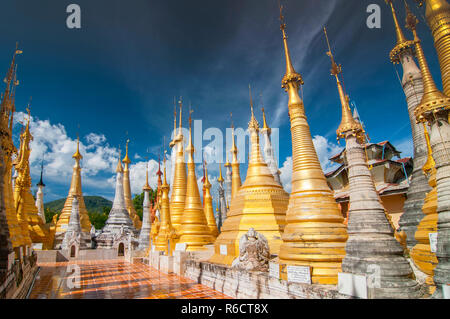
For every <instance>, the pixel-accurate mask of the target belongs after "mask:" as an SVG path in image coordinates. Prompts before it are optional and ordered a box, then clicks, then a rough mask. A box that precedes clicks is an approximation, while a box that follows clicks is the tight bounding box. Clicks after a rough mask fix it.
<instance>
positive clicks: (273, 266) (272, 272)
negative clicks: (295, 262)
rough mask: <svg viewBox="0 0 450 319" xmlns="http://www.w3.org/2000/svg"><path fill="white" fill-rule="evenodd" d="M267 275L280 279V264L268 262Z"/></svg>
mask: <svg viewBox="0 0 450 319" xmlns="http://www.w3.org/2000/svg"><path fill="white" fill-rule="evenodd" d="M269 276H270V277H274V278H277V279H280V264H277V263H274V262H269Z"/></svg>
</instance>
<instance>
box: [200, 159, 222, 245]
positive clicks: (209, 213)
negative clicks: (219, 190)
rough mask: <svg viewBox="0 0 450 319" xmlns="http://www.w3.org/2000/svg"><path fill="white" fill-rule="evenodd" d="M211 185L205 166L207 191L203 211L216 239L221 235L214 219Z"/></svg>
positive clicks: (205, 188)
mask: <svg viewBox="0 0 450 319" xmlns="http://www.w3.org/2000/svg"><path fill="white" fill-rule="evenodd" d="M211 186H212V185H211V183H210V182H209V178H208V167H207V166H206V165H205V181H204V183H203V188H204V190H205V192H204V194H205V195H204V197H203V209H204V211H205V217H206V222H207V223H208V228H209V231H210V232H211V235H212V236H213V237H214V239H216V238H217V236H218V235H219V229H218V228H217V224H216V219H215V218H214V207H213V198H212V196H211Z"/></svg>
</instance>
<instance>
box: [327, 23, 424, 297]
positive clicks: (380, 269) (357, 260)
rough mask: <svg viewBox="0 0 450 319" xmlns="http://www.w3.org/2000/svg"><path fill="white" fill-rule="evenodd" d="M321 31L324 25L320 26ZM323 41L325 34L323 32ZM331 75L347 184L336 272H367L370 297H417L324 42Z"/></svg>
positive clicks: (362, 138)
mask: <svg viewBox="0 0 450 319" xmlns="http://www.w3.org/2000/svg"><path fill="white" fill-rule="evenodd" d="M324 32H325V36H326V35H327V34H326V29H324ZM327 43H328V37H327ZM328 48H329V51H328V52H327V54H328V55H329V56H330V58H331V65H332V68H331V75H332V76H334V77H335V78H336V83H337V87H338V92H339V97H340V101H341V107H342V121H341V124H340V125H339V128H338V129H337V131H336V134H337V136H338V138H344V139H345V142H346V159H347V165H348V172H349V173H348V174H349V177H348V178H349V184H350V210H349V214H348V215H349V220H348V229H347V232H348V234H349V237H348V240H347V244H346V246H345V250H346V252H347V254H346V256H345V257H344V260H343V261H342V271H343V272H344V273H351V274H356V275H369V274H372V272H374V273H373V274H372V275H371V276H372V279H373V282H376V283H377V284H376V285H374V287H368V288H369V294H370V298H417V297H419V296H420V294H419V288H420V287H419V285H418V284H417V282H416V281H415V280H413V279H411V278H413V270H412V268H411V266H410V264H409V262H408V261H407V260H406V258H405V257H404V256H403V247H401V245H400V244H399V243H398V242H397V241H396V239H395V238H394V231H393V229H392V227H391V224H390V223H389V221H388V219H387V217H386V213H385V208H384V207H383V205H382V204H381V199H380V198H379V195H378V193H377V191H376V189H375V183H374V182H373V180H372V175H371V173H370V171H369V166H368V163H367V161H366V155H365V151H364V144H365V134H364V130H363V128H362V126H361V124H359V123H357V122H356V121H355V119H354V118H353V116H352V113H351V110H350V106H349V105H348V100H347V99H346V96H345V93H344V90H343V88H342V85H341V82H340V80H339V74H341V66H340V65H339V66H338V65H337V64H336V63H335V61H334V58H333V54H332V52H331V48H330V45H329V43H328Z"/></svg>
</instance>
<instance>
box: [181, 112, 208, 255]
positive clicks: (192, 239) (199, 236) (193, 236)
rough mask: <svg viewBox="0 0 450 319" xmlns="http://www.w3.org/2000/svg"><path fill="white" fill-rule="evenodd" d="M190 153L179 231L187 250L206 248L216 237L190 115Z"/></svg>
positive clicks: (187, 149) (188, 148)
mask: <svg viewBox="0 0 450 319" xmlns="http://www.w3.org/2000/svg"><path fill="white" fill-rule="evenodd" d="M186 152H187V153H188V162H187V166H188V176H187V186H186V197H185V206H184V211H183V215H182V217H181V225H180V228H179V230H178V232H177V234H178V235H179V241H178V243H180V244H186V251H198V250H204V249H205V247H204V246H205V245H208V244H212V243H213V242H214V237H213V235H212V234H211V231H210V229H209V227H208V222H207V219H206V216H205V212H204V210H203V206H202V202H201V199H200V193H199V190H198V184H197V177H196V174H195V162H194V145H193V144H192V118H191V115H189V141H188V146H187V147H186Z"/></svg>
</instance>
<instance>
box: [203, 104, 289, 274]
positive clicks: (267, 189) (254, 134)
mask: <svg viewBox="0 0 450 319" xmlns="http://www.w3.org/2000/svg"><path fill="white" fill-rule="evenodd" d="M250 105H251V119H250V122H249V124H248V129H249V132H250V140H251V153H250V159H249V165H248V170H247V178H246V179H245V182H244V184H242V186H241V187H240V188H239V190H238V191H237V194H236V195H235V196H234V197H233V198H232V199H231V205H230V210H229V211H228V214H227V219H226V220H225V222H224V224H223V226H222V231H221V233H220V235H219V237H218V238H217V240H216V241H215V243H214V248H215V249H214V250H215V253H214V255H213V256H212V257H211V259H210V260H209V261H210V262H212V263H217V264H225V265H228V266H229V265H231V264H232V263H233V261H234V260H235V259H236V258H237V257H238V256H239V240H240V239H241V237H242V236H243V235H244V234H246V233H247V232H248V230H249V229H250V228H254V229H255V231H257V232H259V233H261V234H263V235H264V236H265V237H266V238H267V240H268V242H269V247H270V253H271V254H273V255H277V254H278V252H279V249H280V244H281V234H282V233H283V229H284V225H285V217H286V215H285V214H286V209H287V205H288V199H289V195H288V194H287V193H286V192H285V191H284V189H283V187H281V185H280V184H279V183H277V182H276V181H275V179H274V177H273V175H272V173H271V172H270V170H269V168H268V167H267V164H266V162H265V161H264V159H263V158H262V155H261V150H260V144H259V124H258V121H257V120H256V118H255V116H254V113H253V103H252V100H251V98H250ZM224 248H225V249H224ZM224 250H226V252H225V251H224Z"/></svg>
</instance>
